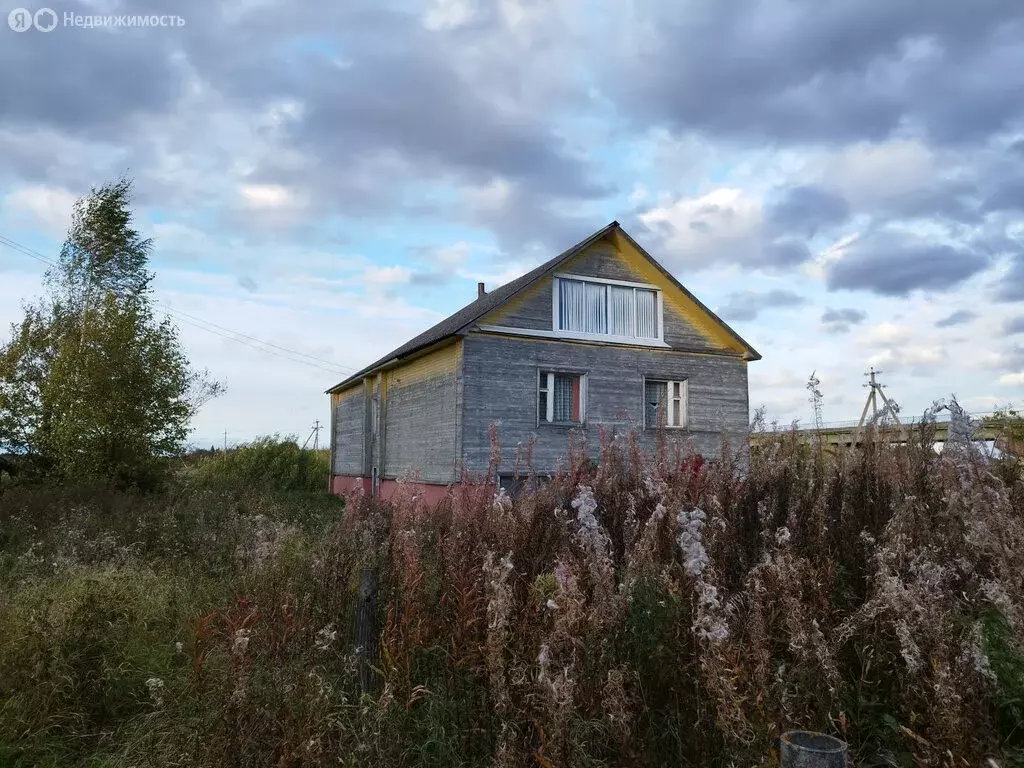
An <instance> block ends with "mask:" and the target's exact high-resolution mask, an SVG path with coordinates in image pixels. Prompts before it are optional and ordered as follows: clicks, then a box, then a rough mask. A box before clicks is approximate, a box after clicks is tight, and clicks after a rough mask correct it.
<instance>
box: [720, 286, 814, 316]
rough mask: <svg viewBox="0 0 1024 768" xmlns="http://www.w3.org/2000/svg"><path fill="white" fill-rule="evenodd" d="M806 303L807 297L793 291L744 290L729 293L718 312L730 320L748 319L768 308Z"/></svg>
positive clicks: (797, 305) (796, 305)
mask: <svg viewBox="0 0 1024 768" xmlns="http://www.w3.org/2000/svg"><path fill="white" fill-rule="evenodd" d="M806 303H807V299H805V298H804V297H803V296H801V295H800V294H798V293H794V292H793V291H786V290H781V289H775V290H771V291H763V292H758V291H743V292H737V293H731V294H729V296H727V297H726V301H725V304H723V305H722V306H721V307H720V308H719V310H718V313H719V314H720V315H721V316H722V317H724V318H726V319H728V320H735V321H748V320H753V319H754V318H756V317H757V316H758V315H759V314H760V313H761V312H762V311H764V310H767V309H779V308H784V307H799V306H803V305H804V304H806Z"/></svg>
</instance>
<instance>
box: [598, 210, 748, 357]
mask: <svg viewBox="0 0 1024 768" xmlns="http://www.w3.org/2000/svg"><path fill="white" fill-rule="evenodd" d="M616 230H617V231H618V233H619V234H620V235H622V236H623V237H625V238H626V240H627V241H628V242H629V243H630V244H631V245H632V246H633V247H634V248H636V249H637V250H638V251H640V253H642V254H643V255H644V256H646V257H647V258H648V259H649V260H650V262H651V263H652V264H654V266H656V267H657V268H658V270H659V271H660V272H661V273H662V274H663V275H664V276H665V277H666V278H667V279H668V280H670V281H671V282H672V284H673V285H675V286H676V288H678V289H679V290H681V291H682V292H683V293H684V294H686V296H687V297H688V298H689V299H690V300H691V301H693V303H694V304H696V305H697V306H698V307H699V308H700V309H701V311H702V312H704V313H705V314H707V316H708V317H710V318H711V319H712V320H713V321H714V322H715V324H716V325H718V326H719V327H720V328H721V329H722V330H724V331H725V332H726V333H728V334H729V335H730V336H732V337H733V338H734V339H735V340H736V341H738V342H739V343H740V344H741V345H742V347H743V349H744V352H743V359H744V360H760V359H761V353H760V352H758V351H757V350H756V349H754V348H753V347H752V346H751V345H750V343H749V342H748V341H747V340H746V339H744V338H743V337H742V336H740V335H739V334H738V333H736V331H735V330H733V328H732V326H730V325H729V324H728V323H727V322H725V321H724V320H723V319H722V318H720V317H719V316H718V315H716V314H715V313H714V312H712V311H711V309H710V308H709V307H708V306H707V305H705V304H704V302H702V301H701V300H700V299H698V298H697V297H696V296H694V295H693V294H692V293H690V291H689V290H687V288H686V286H684V285H683V284H682V283H680V282H679V281H678V280H676V278H675V276H674V275H673V274H672V273H671V272H669V271H668V270H667V269H665V267H663V266H662V264H661V262H660V261H658V260H657V259H655V258H654V257H653V256H651V254H649V253H648V252H647V251H646V250H645V249H644V247H643V246H642V245H640V243H638V242H637V241H636V240H634V239H633V238H632V236H631V235H630V234H629V232H627V231H626V230H624V229H623V228H622V227H619V226H618V225H616Z"/></svg>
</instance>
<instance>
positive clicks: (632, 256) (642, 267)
mask: <svg viewBox="0 0 1024 768" xmlns="http://www.w3.org/2000/svg"><path fill="white" fill-rule="evenodd" d="M597 252H600V253H602V254H607V253H609V252H614V254H615V256H616V258H617V260H618V262H619V264H620V265H621V266H622V267H623V270H624V272H625V273H626V274H623V275H622V276H621V277H619V278H618V279H624V280H633V281H636V282H641V283H648V284H650V285H655V286H657V287H659V288H661V290H662V296H663V297H664V300H665V304H666V306H667V307H668V309H669V311H670V312H675V313H676V314H677V315H678V316H680V317H682V318H683V319H684V320H685V321H686V322H687V323H689V324H690V325H692V326H693V327H694V328H695V329H697V331H698V332H699V333H700V334H701V335H702V336H704V337H705V338H706V339H707V340H708V342H709V343H710V344H711V345H712V346H713V347H715V348H718V349H723V350H729V351H731V352H738V353H740V354H745V353H746V352H747V350H746V348H745V347H744V346H743V345H742V344H741V343H740V342H739V341H737V340H736V339H735V338H734V337H733V336H732V334H730V333H729V332H728V331H726V330H725V329H724V328H722V327H721V326H720V325H719V324H718V323H717V322H715V320H714V319H712V317H711V316H710V315H708V314H707V312H705V311H704V310H703V309H702V308H701V307H700V305H698V304H697V302H695V301H694V300H693V299H691V298H690V297H689V296H687V295H686V294H685V293H684V292H683V291H680V290H679V289H678V288H677V287H676V286H675V285H673V284H672V282H671V281H669V280H668V279H667V278H666V277H665V275H663V274H662V272H661V270H659V269H658V268H657V267H656V266H654V264H652V263H651V262H650V260H648V258H647V257H646V256H644V255H643V254H642V253H641V252H640V251H638V250H637V249H636V248H635V247H634V246H633V244H632V243H631V242H629V240H627V239H626V238H624V237H621V236H619V235H618V234H617V233H612V234H610V235H609V236H608V237H606V238H603V239H602V240H601V241H599V242H597V243H594V244H592V245H590V246H589V247H587V248H586V249H584V250H583V251H582V252H580V253H579V254H577V255H576V256H574V257H573V258H571V259H570V260H569V261H567V262H566V263H565V264H563V265H562V266H561V267H559V268H558V271H560V272H570V273H571V272H572V269H573V264H578V263H580V262H584V261H587V260H588V259H589V258H591V257H593V256H594V255H596V253H597ZM609 277H610V278H613V279H614V277H613V276H609ZM542 295H546V297H547V299H548V301H549V302H550V297H551V278H550V277H545V278H543V279H542V280H539V281H537V282H536V283H535V284H534V285H532V286H530V287H529V288H528V289H526V290H525V291H523V292H522V293H521V294H519V295H518V296H516V297H515V298H514V299H512V300H511V301H509V302H508V303H506V304H505V305H503V306H502V307H499V308H498V309H496V310H494V311H493V312H491V313H490V314H488V315H487V316H486V317H484V318H483V319H482V320H481V321H480V322H481V323H483V324H487V325H502V324H503V321H506V320H507V319H508V318H509V317H511V316H514V315H518V314H519V313H520V312H521V311H522V309H523V308H524V307H525V306H527V305H529V304H531V303H533V302H536V301H538V299H542Z"/></svg>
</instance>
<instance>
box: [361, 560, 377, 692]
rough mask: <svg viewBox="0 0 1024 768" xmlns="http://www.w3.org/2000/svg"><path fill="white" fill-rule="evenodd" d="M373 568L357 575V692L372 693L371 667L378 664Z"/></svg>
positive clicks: (373, 677) (375, 582)
mask: <svg viewBox="0 0 1024 768" xmlns="http://www.w3.org/2000/svg"><path fill="white" fill-rule="evenodd" d="M378 583H379V578H378V575H377V571H376V569H374V568H363V569H362V571H361V572H360V574H359V605H357V606H356V646H357V648H358V660H359V690H360V691H361V692H362V693H372V692H373V688H374V683H375V682H376V677H375V675H376V673H375V672H374V671H373V667H374V666H376V665H377V664H378V655H379V652H380V630H379V629H378V628H377V586H378Z"/></svg>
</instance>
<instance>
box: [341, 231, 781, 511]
mask: <svg viewBox="0 0 1024 768" xmlns="http://www.w3.org/2000/svg"><path fill="white" fill-rule="evenodd" d="M760 357H761V356H760V355H759V354H758V353H757V351H756V350H754V349H753V347H751V346H750V345H749V344H748V343H747V342H745V341H744V340H743V339H742V338H740V336H739V335H738V334H737V333H736V332H735V331H733V330H732V329H731V328H730V327H729V326H728V325H726V324H725V323H724V322H722V320H720V319H719V318H718V317H717V316H716V315H715V314H714V313H712V312H711V311H710V310H709V309H708V308H707V307H705V306H704V305H703V304H701V303H700V301H698V300H697V299H696V298H695V297H694V296H693V295H692V294H691V293H690V292H689V291H687V290H686V289H685V288H684V287H683V286H682V285H680V284H679V282H678V281H676V279H675V278H673V277H672V275H671V274H669V272H668V271H667V270H666V269H665V268H664V267H662V266H661V265H660V264H659V263H658V262H657V261H655V260H654V258H652V257H651V256H650V254H648V253H647V252H646V251H644V249H643V248H641V247H640V246H639V245H637V243H636V242H635V241H634V240H633V238H631V237H630V236H629V235H628V234H627V233H626V232H625V231H624V230H623V229H622V228H621V227H620V226H619V224H618V222H612V223H611V224H610V225H609V226H607V227H605V228H604V229H602V230H600V231H598V232H595V233H594V234H593V235H591V236H590V237H588V238H587V239H586V240H583V241H582V242H580V243H578V244H576V245H574V246H573V247H572V248H570V249H569V250H567V251H565V252H564V253H562V254H560V255H559V256H556V257H555V258H553V259H552V260H551V261H548V262H547V263H546V264H542V265H541V266H539V267H537V269H535V270H533V271H532V272H529V273H527V274H525V275H523V276H522V277H520V278H518V279H516V280H513V281H512V282H510V283H507V284H506V285H503V286H501V287H500V288H498V289H496V290H494V291H492V292H490V293H486V292H485V291H484V286H483V284H481V285H480V286H479V290H478V296H477V299H476V300H475V301H474V302H472V303H471V304H469V305H467V306H466V307H463V308H462V309H460V310H459V311H458V312H456V313H455V314H453V315H452V316H451V317H448V318H447V319H445V320H442V321H441V322H440V323H438V324H437V325H435V326H434V327H433V328H430V329H429V330H427V331H425V332H423V333H421V334H420V335H419V336H417V337H416V338H414V339H412V340H411V341H409V342H407V343H406V344H403V345H402V346H401V347H399V348H398V349H396V350H394V351H393V352H390V353H389V354H387V355H385V356H384V357H382V358H381V359H380V360H378V361H377V362H375V363H373V364H372V365H369V366H367V367H366V368H364V369H363V370H361V371H359V372H358V373H356V374H354V375H353V376H350V377H349V378H347V379H345V380H344V381H342V382H341V383H340V384H338V385H337V386H335V387H333V388H332V389H330V390H329V393H330V395H331V467H332V469H331V471H332V477H331V487H332V490H333V491H334V492H336V493H342V494H343V493H347V492H350V491H352V490H356V489H359V488H362V489H363V490H364V491H366V492H367V493H369V492H378V493H379V494H380V495H381V496H382V497H384V498H386V497H388V496H390V495H391V494H392V493H393V492H394V488H395V481H396V480H397V479H398V478H400V477H403V476H405V477H406V478H408V477H409V476H410V474H413V473H414V474H415V475H416V479H417V481H418V482H419V483H421V484H422V485H423V489H422V490H423V492H424V493H425V495H426V497H427V498H428V499H430V500H435V499H440V498H441V497H443V495H444V487H445V486H446V485H447V484H449V483H451V482H453V481H456V480H458V479H459V477H460V476H461V472H462V469H463V468H465V469H466V470H468V471H470V472H483V471H486V470H487V468H488V462H489V458H490V440H489V437H488V427H489V426H490V425H491V424H495V425H497V427H498V430H499V435H500V443H501V449H502V460H501V466H500V468H499V475H501V476H503V477H506V476H508V475H510V474H511V473H512V472H513V470H514V462H515V454H516V446H517V444H521V445H522V446H524V447H525V446H526V444H527V442H528V441H529V440H530V438H531V436H533V437H534V438H535V440H536V445H535V448H534V452H533V466H534V468H535V469H536V471H538V472H539V473H550V472H554V470H555V468H556V465H557V463H558V461H559V459H562V458H564V457H565V456H566V453H567V447H568V442H569V440H568V438H569V433H570V431H571V430H579V431H580V432H581V433H582V434H583V435H584V436H585V437H586V440H587V443H588V445H589V446H590V448H591V449H593V447H594V446H595V445H596V442H597V429H598V427H603V428H605V429H606V430H607V431H609V432H611V431H618V432H619V433H623V432H627V431H629V430H635V431H636V432H637V434H638V435H639V436H640V440H641V442H642V444H643V445H644V446H645V447H646V448H653V447H654V446H655V439H656V434H657V430H658V428H661V427H663V428H664V429H665V430H666V434H667V435H669V439H670V440H674V441H681V442H689V443H690V444H692V446H693V449H694V450H695V451H697V452H699V453H701V454H702V455H704V456H708V457H714V456H715V455H716V454H717V453H718V448H719V444H720V440H721V436H722V434H723V432H724V433H726V434H733V435H736V436H740V435H743V434H745V432H746V429H747V424H748V410H749V408H748V393H747V363H748V362H749V361H751V360H759V359H760Z"/></svg>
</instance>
